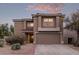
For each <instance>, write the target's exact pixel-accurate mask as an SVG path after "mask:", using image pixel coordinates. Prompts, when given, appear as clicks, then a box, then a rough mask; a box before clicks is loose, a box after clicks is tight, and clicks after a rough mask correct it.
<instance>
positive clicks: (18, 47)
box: [11, 43, 21, 50]
mask: <svg viewBox="0 0 79 59" xmlns="http://www.w3.org/2000/svg"><path fill="white" fill-rule="evenodd" d="M20 48H21V45H20V43H16V44H13V45H12V46H11V49H12V50H19V49H20Z"/></svg>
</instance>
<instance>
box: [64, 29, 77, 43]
mask: <svg viewBox="0 0 79 59" xmlns="http://www.w3.org/2000/svg"><path fill="white" fill-rule="evenodd" d="M63 37H64V43H65V44H73V43H75V42H76V40H77V31H75V30H71V29H66V28H65V29H64V30H63Z"/></svg>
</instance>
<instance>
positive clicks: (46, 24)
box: [43, 18, 55, 27]
mask: <svg viewBox="0 0 79 59" xmlns="http://www.w3.org/2000/svg"><path fill="white" fill-rule="evenodd" d="M54 23H55V22H54V19H53V18H43V27H54Z"/></svg>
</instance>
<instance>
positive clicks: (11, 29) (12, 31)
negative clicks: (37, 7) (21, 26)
mask: <svg viewBox="0 0 79 59" xmlns="http://www.w3.org/2000/svg"><path fill="white" fill-rule="evenodd" d="M10 32H11V35H13V34H14V27H13V25H10Z"/></svg>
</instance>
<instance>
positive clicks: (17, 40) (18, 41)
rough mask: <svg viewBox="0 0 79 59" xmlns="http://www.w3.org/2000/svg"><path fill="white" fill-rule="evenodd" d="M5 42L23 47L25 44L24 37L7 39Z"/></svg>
mask: <svg viewBox="0 0 79 59" xmlns="http://www.w3.org/2000/svg"><path fill="white" fill-rule="evenodd" d="M5 41H6V42H7V43H9V44H11V45H12V44H15V43H20V44H21V45H22V44H24V41H25V40H24V38H23V37H19V36H10V37H8V38H6V39H5Z"/></svg>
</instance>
